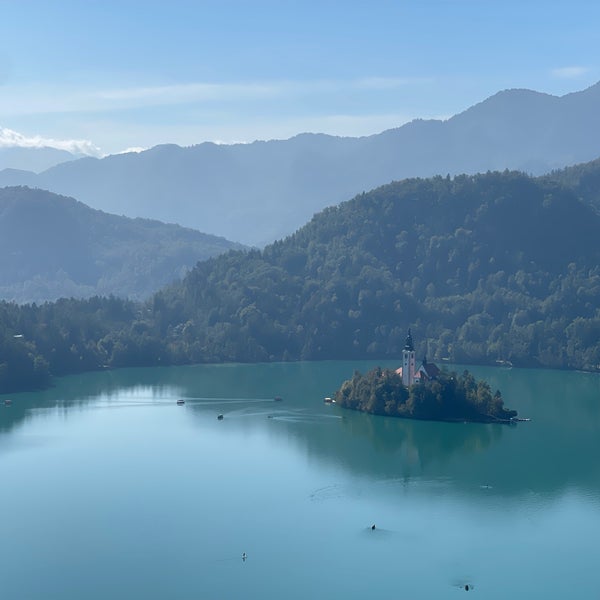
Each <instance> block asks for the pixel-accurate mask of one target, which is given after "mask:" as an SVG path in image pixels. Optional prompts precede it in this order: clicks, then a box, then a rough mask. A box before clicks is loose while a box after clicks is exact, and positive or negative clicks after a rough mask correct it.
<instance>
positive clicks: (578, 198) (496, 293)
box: [0, 166, 600, 391]
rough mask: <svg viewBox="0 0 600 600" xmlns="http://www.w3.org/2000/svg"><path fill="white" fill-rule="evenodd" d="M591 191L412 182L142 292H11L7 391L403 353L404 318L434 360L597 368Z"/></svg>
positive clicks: (0, 380) (4, 321)
mask: <svg viewBox="0 0 600 600" xmlns="http://www.w3.org/2000/svg"><path fill="white" fill-rule="evenodd" d="M594 168H595V169H598V168H600V167H598V166H595V167H589V169H590V170H592V171H593V170H594ZM578 181H579V179H578ZM584 191H585V188H584V187H583V186H581V185H579V186H578V187H577V188H575V187H574V186H570V185H569V181H568V178H567V177H565V176H564V174H562V175H561V174H560V173H558V174H557V176H556V177H554V178H553V177H552V176H546V177H543V178H532V177H529V176H527V175H525V174H522V173H518V172H508V171H507V172H503V173H499V172H491V173H487V174H482V175H475V176H466V175H463V176H457V177H454V178H451V177H434V178H430V179H407V180H403V181H400V182H394V183H391V184H389V185H386V186H383V187H380V188H377V189H375V190H373V191H371V192H369V193H363V194H360V195H359V196H357V197H355V198H353V199H352V200H350V201H348V202H344V203H342V204H340V205H338V206H334V207H331V208H328V209H325V210H324V211H322V212H320V213H318V214H317V215H315V216H314V217H313V219H312V220H311V221H310V222H309V223H307V224H306V225H305V226H304V227H302V228H301V229H299V230H298V231H297V232H296V233H294V234H293V235H291V236H289V237H287V238H285V239H283V240H280V241H277V242H275V243H273V244H271V245H269V246H267V247H266V248H265V249H264V250H256V249H252V250H248V251H231V252H228V253H227V254H224V255H221V256H218V257H215V258H211V259H209V260H206V261H203V262H199V263H198V264H197V265H196V267H195V268H193V269H192V270H191V271H190V272H189V273H188V274H187V276H186V277H185V278H184V279H183V280H182V281H180V282H177V283H175V284H173V285H171V286H169V287H166V288H163V289H162V290H161V291H159V292H158V293H156V294H154V295H153V296H152V298H151V299H150V300H149V301H147V302H144V303H133V302H130V301H126V300H121V299H119V298H116V297H109V298H99V297H96V298H91V299H88V300H82V301H77V300H67V299H65V300H59V301H57V302H55V303H44V304H40V305H35V304H31V305H16V304H13V303H7V302H5V303H1V304H0V327H1V329H0V331H2V338H1V339H0V390H1V391H9V390H12V389H22V388H23V387H35V386H39V385H45V384H46V383H47V381H48V378H49V377H51V376H53V375H63V374H66V373H74V372H78V371H85V370H90V369H99V368H107V367H111V368H113V367H123V366H134V365H135V366H152V365H161V364H186V363H201V362H223V361H239V362H260V361H291V360H324V359H363V358H366V359H381V358H397V357H399V356H400V352H401V349H402V346H403V342H404V336H405V333H406V330H407V329H408V327H411V328H412V331H413V333H414V335H415V338H416V339H419V340H421V342H420V344H419V345H418V346H417V348H416V350H417V354H418V355H423V354H427V356H428V357H431V358H432V359H435V360H438V361H443V362H454V363H466V364H497V363H500V362H501V363H502V364H506V363H510V364H512V365H514V366H527V367H550V368H559V369H585V370H599V369H600V344H599V342H598V340H600V216H599V215H598V213H597V212H596V210H595V208H594V207H593V205H592V204H593V202H592V200H589V201H588V200H587V197H586V195H585V194H584Z"/></svg>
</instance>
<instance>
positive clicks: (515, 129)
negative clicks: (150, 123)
mask: <svg viewBox="0 0 600 600" xmlns="http://www.w3.org/2000/svg"><path fill="white" fill-rule="evenodd" d="M599 103H600V83H599V84H595V85H593V86H590V87H588V88H587V89H585V90H582V91H579V92H572V93H570V94H566V95H564V96H552V95H550V94H545V93H541V92H535V91H532V90H525V89H513V90H503V91H501V92H498V93H496V94H494V95H493V96H490V97H489V98H487V99H485V100H483V101H482V102H479V103H477V104H475V105H473V106H471V107H469V108H467V109H466V110H464V111H462V112H460V113H458V114H456V115H454V116H452V117H450V118H449V119H446V120H434V119H429V120H423V119H415V120H413V121H411V122H409V123H407V124H405V125H403V126H401V127H398V128H394V129H389V130H386V131H384V132H381V133H378V134H373V135H370V136H364V137H359V138H354V137H338V136H329V135H326V134H307V133H305V134H298V135H296V136H294V137H292V138H289V139H287V140H269V141H255V142H252V143H250V144H231V145H225V144H223V145H220V144H214V143H211V142H204V143H201V144H197V145H194V146H189V147H186V148H182V147H180V146H176V145H173V144H164V145H160V146H155V147H153V148H151V149H149V150H146V151H144V152H140V153H137V154H136V153H129V154H123V155H111V156H108V157H105V158H103V159H95V158H84V159H79V160H75V161H70V162H67V163H62V164H60V165H57V166H56V167H53V168H51V169H48V170H47V171H44V172H43V173H40V174H39V175H33V174H30V175H26V174H16V173H14V172H12V173H5V172H0V185H2V184H4V183H5V182H10V184H12V185H14V184H16V183H19V181H18V179H19V177H22V178H23V180H24V181H23V182H24V183H27V184H28V185H35V186H36V187H40V188H44V189H48V190H51V191H54V192H56V193H61V194H65V195H68V196H73V197H76V198H78V199H79V200H81V201H83V202H85V203H86V204H88V205H89V206H91V207H93V208H98V209H101V210H105V211H107V212H111V213H122V214H124V215H127V216H130V217H136V216H140V217H147V218H154V219H158V220H161V221H163V222H169V223H179V224H181V225H184V226H191V227H194V228H196V229H199V230H202V231H206V232H208V233H212V234H215V235H219V236H224V237H226V238H228V239H232V240H236V241H240V242H243V243H245V244H248V245H257V246H262V245H264V244H266V243H269V242H271V241H273V240H275V239H278V238H280V237H283V236H285V235H289V234H291V233H293V232H294V231H295V230H296V229H297V228H298V227H300V226H301V225H302V224H303V223H305V222H306V221H307V220H309V219H310V217H311V216H312V215H313V214H314V213H316V212H318V211H319V210H322V209H323V208H324V207H325V206H328V205H331V204H337V203H338V202H342V201H344V200H346V199H347V198H350V197H352V196H353V195H355V194H357V193H360V192H362V191H364V190H369V189H373V188H374V187H377V186H379V185H382V184H386V183H389V182H390V181H393V180H401V179H404V178H406V177H430V176H434V175H446V174H450V175H457V174H461V173H467V174H474V173H478V172H486V171H494V170H504V169H509V170H521V171H524V172H527V173H530V174H533V175H541V174H543V173H547V172H549V171H551V170H554V169H558V168H562V167H565V166H568V165H572V164H576V163H580V162H586V161H589V160H592V159H594V158H597V157H598V156H600V141H599V140H600V111H599V110H598V108H599V106H598V105H599ZM25 179H26V181H25Z"/></svg>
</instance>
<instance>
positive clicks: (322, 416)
mask: <svg viewBox="0 0 600 600" xmlns="http://www.w3.org/2000/svg"><path fill="white" fill-rule="evenodd" d="M372 366H374V365H373V363H362V362H359V363H347V362H330V363H328V362H321V363H280V364H261V365H213V366H210V365H203V366H198V367H167V368H160V369H124V370H118V371H107V372H102V373H90V374H86V375H82V376H74V377H68V378H64V379H59V380H57V382H56V383H57V385H56V387H55V388H53V389H50V390H46V391H44V392H38V393H26V394H25V393H24V394H16V395H12V396H10V398H12V400H13V403H12V406H11V407H10V408H5V407H4V406H3V405H0V436H3V435H7V434H8V433H9V432H10V431H11V430H13V429H14V428H15V427H16V426H19V425H21V424H22V423H24V422H25V421H26V419H27V418H28V415H30V414H32V413H31V412H30V410H29V409H33V408H57V409H59V410H64V411H65V412H67V411H69V410H72V409H73V408H76V409H78V408H80V407H82V406H85V405H86V404H87V403H88V402H89V401H90V399H93V400H96V399H98V398H99V397H103V398H104V399H107V400H108V401H111V400H112V399H114V400H115V402H117V401H122V400H123V398H124V397H127V395H128V394H135V390H136V388H137V389H138V390H139V388H144V390H146V389H147V390H148V399H149V400H150V401H161V400H165V399H168V400H169V401H171V400H173V399H174V397H175V396H176V395H179V394H180V395H181V397H188V398H189V397H193V396H204V397H214V398H249V399H251V398H267V399H269V398H270V399H272V398H274V397H275V396H278V395H280V396H282V397H283V402H277V403H272V404H267V405H264V404H248V405H247V407H245V408H247V411H246V413H245V414H244V418H241V419H239V420H238V421H236V427H240V428H244V427H251V428H254V429H256V430H257V431H263V432H266V434H267V435H269V436H272V438H273V439H272V442H271V443H272V444H273V447H274V449H276V448H277V446H278V445H281V446H284V445H290V444H291V445H293V446H296V447H297V448H298V449H299V451H300V452H302V453H305V454H306V455H307V456H308V457H309V460H310V461H311V462H314V463H325V464H329V465H331V466H333V467H337V468H342V469H343V470H344V471H345V472H347V473H348V474H350V475H351V476H359V477H365V478H371V479H373V480H382V479H384V480H387V479H389V480H392V479H409V480H412V479H415V480H416V479H418V480H444V481H445V482H448V485H449V486H451V488H452V489H454V490H457V491H460V492H461V493H471V492H473V493H478V492H479V491H480V486H481V485H490V486H491V487H492V493H494V494H499V495H503V496H504V495H505V496H510V495H522V494H525V493H530V492H533V493H543V494H545V495H557V494H561V493H563V492H564V491H565V490H567V489H570V488H575V489H583V490H588V491H591V492H592V493H594V494H599V493H600V462H599V461H598V460H597V457H598V456H600V377H599V376H597V375H592V374H581V373H573V372H558V371H540V370H520V369H513V370H502V369H492V368H481V367H473V368H472V371H473V374H474V375H475V376H476V377H478V378H485V379H486V380H487V381H489V383H490V385H491V387H492V388H493V389H496V388H499V389H501V390H502V391H503V393H504V395H505V397H506V398H507V402H509V403H510V406H511V407H513V406H514V408H516V409H518V410H519V414H521V415H523V416H525V417H531V418H532V421H531V423H520V424H519V425H517V426H516V427H511V426H506V425H495V424H478V423H469V424H463V423H440V422H432V421H416V420H405V419H399V418H394V417H378V416H372V415H368V414H365V413H359V412H356V411H352V410H344V409H341V408H339V407H337V406H335V405H334V406H327V407H326V406H324V405H323V397H324V396H325V395H331V393H332V391H333V390H335V389H336V388H337V387H339V385H340V384H341V382H342V381H343V380H344V379H345V378H346V377H347V375H348V373H351V372H352V370H353V368H358V369H363V370H366V369H368V368H370V367H372ZM241 406H243V405H241ZM265 406H267V411H268V412H269V413H271V412H273V413H275V412H276V411H282V412H288V413H291V414H295V415H299V416H300V417H302V416H304V417H306V418H299V419H290V420H285V419H283V420H278V421H275V420H273V419H267V418H266V414H265ZM189 408H190V409H192V408H193V409H195V410H193V411H192V410H190V411H189V414H190V415H192V414H193V415H194V418H197V419H202V420H204V419H205V418H210V420H211V422H212V421H213V420H214V412H215V411H214V407H211V408H210V410H208V409H206V410H204V409H203V408H202V407H201V406H198V407H196V406H193V404H191V403H190V406H189ZM245 408H244V410H245ZM236 410H237V405H236ZM246 417H249V418H246ZM331 417H338V418H331ZM227 430H228V431H229V432H230V433H231V435H232V436H233V437H230V438H228V439H227V442H228V443H238V442H237V437H236V436H237V434H236V433H235V431H236V430H235V429H234V428H231V427H229V428H228V429H227Z"/></svg>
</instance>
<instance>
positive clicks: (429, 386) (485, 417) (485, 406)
mask: <svg viewBox="0 0 600 600" xmlns="http://www.w3.org/2000/svg"><path fill="white" fill-rule="evenodd" d="M334 401H335V403H336V404H338V405H339V406H342V407H344V408H350V409H353V410H359V411H362V412H368V413H372V414H375V415H387V416H390V417H404V418H407V419H426V420H430V421H453V422H464V421H471V422H478V423H514V422H515V421H516V420H517V411H516V410H510V409H507V408H504V401H503V400H502V394H501V393H500V391H499V390H498V391H496V392H495V393H494V394H492V390H491V388H490V386H489V384H488V383H487V382H485V381H477V380H476V379H475V377H473V375H472V374H471V373H469V371H466V370H465V371H464V372H463V373H462V375H457V374H456V373H454V372H447V371H443V370H440V369H439V368H438V367H437V365H435V364H434V363H431V362H428V361H427V357H424V358H423V361H422V363H421V365H420V366H419V367H417V366H416V362H415V350H414V346H413V340H412V335H411V332H410V329H409V330H408V335H407V337H406V344H405V346H404V349H403V351H402V366H401V367H399V368H398V369H396V370H393V369H382V368H380V367H377V368H375V369H373V370H371V371H369V372H368V373H367V374H366V375H362V374H361V373H359V372H358V371H355V372H354V375H353V376H352V379H349V380H347V381H345V382H344V383H343V384H342V386H341V388H340V389H339V390H338V391H337V392H336V393H335V395H334Z"/></svg>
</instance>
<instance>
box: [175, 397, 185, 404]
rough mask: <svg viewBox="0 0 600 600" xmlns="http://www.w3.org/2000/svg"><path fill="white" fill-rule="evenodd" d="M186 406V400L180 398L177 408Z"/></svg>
mask: <svg viewBox="0 0 600 600" xmlns="http://www.w3.org/2000/svg"><path fill="white" fill-rule="evenodd" d="M183 404H185V400H184V399H183V398H179V400H177V406H181V405H183Z"/></svg>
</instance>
